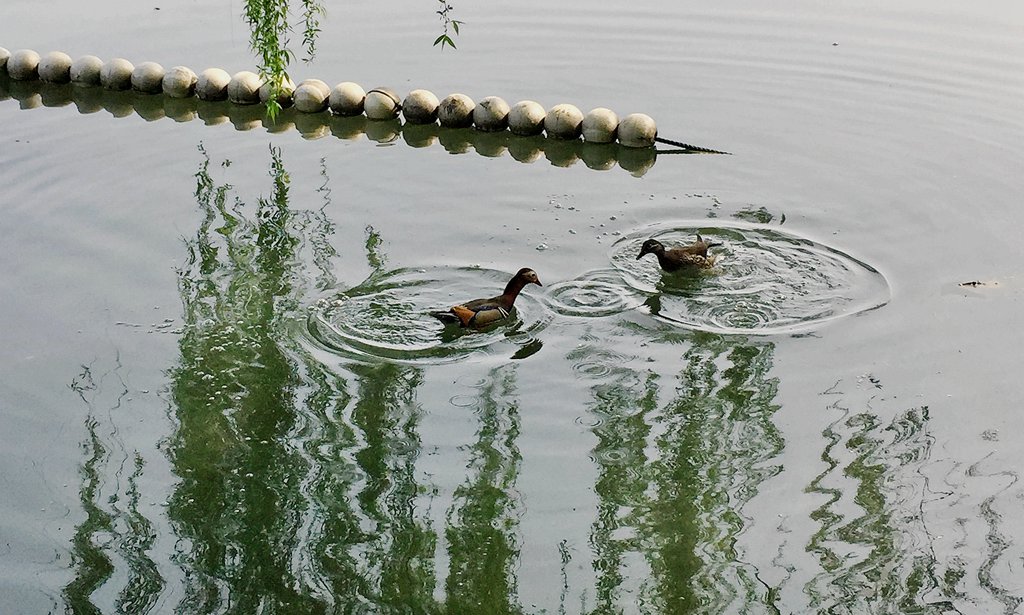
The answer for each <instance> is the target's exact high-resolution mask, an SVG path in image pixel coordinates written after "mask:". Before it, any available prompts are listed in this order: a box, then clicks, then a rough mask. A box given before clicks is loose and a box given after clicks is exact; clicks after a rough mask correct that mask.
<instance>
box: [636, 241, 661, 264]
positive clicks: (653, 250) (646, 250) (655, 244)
mask: <svg viewBox="0 0 1024 615" xmlns="http://www.w3.org/2000/svg"><path fill="white" fill-rule="evenodd" d="M664 251H665V246H663V245H661V242H660V241H658V240H657V239H648V240H647V241H645V242H644V245H642V246H640V254H637V255H636V260H640V259H641V258H643V257H644V256H646V255H647V254H658V253H659V252H664Z"/></svg>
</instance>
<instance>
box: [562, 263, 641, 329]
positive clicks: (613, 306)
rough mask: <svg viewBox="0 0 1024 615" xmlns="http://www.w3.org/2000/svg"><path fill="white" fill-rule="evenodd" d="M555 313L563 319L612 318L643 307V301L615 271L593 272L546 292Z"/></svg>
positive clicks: (602, 270)
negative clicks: (576, 317) (569, 317)
mask: <svg viewBox="0 0 1024 615" xmlns="http://www.w3.org/2000/svg"><path fill="white" fill-rule="evenodd" d="M546 299H547V302H548V304H549V306H550V307H551V309H552V310H554V311H556V312H558V313H559V314H562V315H563V316H592V317H593V316H611V315H612V314H617V313H619V312H623V311H625V310H629V309H633V308H635V307H639V306H640V305H643V297H642V295H640V294H639V293H637V292H636V291H635V290H634V289H632V288H630V287H629V285H628V284H626V283H625V281H624V280H623V277H622V274H621V273H620V272H618V271H615V270H613V269H601V270H596V271H590V272H587V273H585V274H583V275H582V276H580V277H579V278H577V279H575V280H567V281H565V282H557V283H555V284H552V285H551V286H550V288H549V289H548V292H547V297H546Z"/></svg>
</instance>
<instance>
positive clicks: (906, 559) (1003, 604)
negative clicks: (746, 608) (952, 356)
mask: <svg viewBox="0 0 1024 615" xmlns="http://www.w3.org/2000/svg"><path fill="white" fill-rule="evenodd" d="M845 386H850V385H845ZM843 387H844V384H843V383H841V382H840V383H837V384H836V385H834V386H833V387H831V388H830V389H829V390H828V391H826V392H825V393H823V394H826V395H830V396H836V401H834V402H833V403H831V404H830V405H829V406H828V409H829V411H831V412H834V413H836V414H837V415H838V416H837V418H836V420H835V421H833V422H832V423H831V424H830V425H829V426H828V427H827V428H826V429H825V431H824V432H823V433H822V435H823V436H824V438H825V440H826V441H827V443H828V444H827V445H826V447H825V450H824V453H823V455H822V460H823V461H824V462H825V463H826V464H827V468H826V470H825V471H824V472H822V473H821V474H819V475H818V476H817V477H816V478H815V479H814V481H813V482H812V483H811V485H810V486H809V488H808V491H809V492H811V493H816V494H820V495H822V496H824V497H825V498H826V500H827V501H826V502H825V503H824V504H822V505H821V506H820V507H818V508H817V509H816V510H814V511H813V512H812V514H811V519H812V520H814V521H816V522H818V523H819V524H820V528H819V530H818V531H817V532H815V533H814V535H813V536H812V537H811V540H810V543H809V544H808V545H807V551H808V552H809V553H812V554H814V555H815V556H816V557H817V558H818V560H819V562H820V564H821V567H822V572H820V573H819V574H817V575H816V576H815V577H814V578H813V579H811V580H810V581H809V582H808V583H807V585H806V586H805V588H804V590H805V592H806V593H807V595H808V597H809V599H810V604H811V607H813V609H814V611H815V612H827V613H891V612H901V613H911V612H912V613H934V614H939V613H967V612H996V611H1002V612H1004V613H1014V612H1016V609H1017V607H1018V606H1019V605H1020V603H1021V598H1020V596H1017V595H1015V594H1014V593H1013V591H1012V589H1011V588H1010V587H1007V586H1006V583H1005V579H1003V580H1001V579H999V578H997V577H999V576H1001V575H995V574H992V571H993V570H994V569H996V568H997V567H998V565H999V563H1000V562H1005V561H1006V557H1007V555H1008V554H1007V553H1005V550H1006V547H1007V544H1006V542H1005V541H1003V540H1002V534H1001V531H1000V526H1001V525H1002V522H1003V520H1002V519H1001V517H1000V516H999V515H998V513H995V511H994V503H995V501H996V498H997V496H1000V495H1005V494H1004V492H1005V491H1006V490H1007V489H1008V488H1009V486H1007V485H1002V486H1001V487H1000V488H999V489H998V490H997V493H996V494H995V495H991V496H988V497H986V498H984V499H983V501H981V502H980V504H974V503H970V504H969V506H970V508H972V509H974V513H972V516H980V518H981V522H980V523H979V524H978V525H979V526H981V525H983V526H984V527H978V528H968V527H967V524H968V523H973V521H969V520H968V519H967V518H960V519H958V520H957V521H956V524H955V525H958V526H959V530H960V532H962V534H963V537H962V539H961V540H959V541H956V540H952V539H949V537H944V536H942V535H940V534H942V533H946V532H949V531H950V530H951V529H952V528H947V529H946V530H944V531H938V530H936V529H933V527H932V526H933V525H938V524H940V523H943V522H945V520H946V519H948V518H949V516H950V514H951V512H952V511H955V510H956V508H958V505H960V504H961V502H959V501H958V500H961V499H964V498H963V496H958V495H956V494H957V493H959V492H961V491H962V489H961V486H958V485H954V484H953V482H952V480H954V478H955V476H954V475H955V474H956V473H957V472H956V470H957V468H956V466H957V465H959V464H955V465H954V467H953V470H948V471H947V470H945V469H944V468H940V466H943V465H944V464H945V462H944V461H937V460H935V459H933V450H934V445H935V438H934V437H933V436H932V434H931V428H930V422H931V416H930V412H929V408H928V407H927V406H922V407H916V408H910V409H908V410H903V411H898V412H895V413H894V414H892V415H890V417H891V418H883V412H884V407H878V406H884V404H880V403H877V402H879V399H878V396H877V395H876V393H877V390H876V389H877V388H880V384H879V383H878V382H877V381H875V380H872V385H871V386H868V387H860V386H858V387H857V390H854V389H850V390H846V391H843V390H841V389H842V388H843ZM865 389H867V390H865ZM873 405H874V406H875V407H873ZM979 465H980V462H979V463H978V464H973V465H971V466H970V468H967V470H966V472H965V473H963V474H964V475H965V477H966V478H972V477H975V476H986V477H988V476H993V475H994V474H988V473H986V472H984V471H983V470H980V469H979ZM937 469H939V470H940V471H939V472H938V473H937V472H936V470H937ZM995 474H997V475H1000V476H1002V475H1005V476H1007V477H1008V478H1009V479H1010V480H1009V483H1010V485H1013V484H1014V483H1016V481H1017V477H1016V475H1015V474H1013V473H1012V472H996V473H995ZM936 475H938V476H939V477H940V478H941V480H940V481H936V480H934V479H932V478H931V477H932V476H936ZM1001 482H1002V483H1005V482H1006V481H1005V480H1004V481H1001ZM935 512H938V514H937V515H936V514H935ZM972 530H974V531H977V532H985V533H987V536H986V541H985V542H986V543H987V545H988V549H987V550H986V551H987V553H985V556H984V561H980V562H977V564H976V565H977V566H978V567H977V568H976V569H975V570H974V572H973V573H972V571H971V568H972V566H973V565H975V564H972V563H971V562H970V557H964V556H963V555H961V554H960V553H959V552H960V551H961V550H962V549H963V548H964V547H965V546H966V541H965V539H966V536H967V534H968V533H969V532H971V531H972ZM945 545H949V548H944V546H945ZM971 553H974V551H971ZM972 579H973V580H972ZM973 582H977V583H978V586H980V589H981V590H982V592H987V593H988V594H989V596H988V598H987V599H986V600H982V601H979V600H978V597H980V596H981V595H982V592H979V591H977V590H972V588H971V587H970V585H971V584H972V583H973ZM965 590H967V591H965ZM968 595H972V596H973V597H972V598H968Z"/></svg>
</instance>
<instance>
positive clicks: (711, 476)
mask: <svg viewBox="0 0 1024 615" xmlns="http://www.w3.org/2000/svg"><path fill="white" fill-rule="evenodd" d="M735 339H736V338H727V337H720V336H710V335H697V336H690V339H685V340H681V341H686V342H688V343H690V344H691V346H690V348H689V349H688V350H687V351H686V352H685V353H684V355H683V361H684V365H685V367H684V369H683V371H682V373H680V374H679V385H678V386H677V387H675V391H676V396H675V398H674V399H671V400H669V401H668V402H667V403H663V404H659V400H658V398H659V389H660V387H659V386H658V382H659V380H660V376H659V375H658V374H656V373H655V372H647V373H646V374H643V373H637V372H634V371H633V370H632V369H630V368H628V367H625V366H622V365H621V359H620V358H618V357H617V355H609V356H608V357H607V362H608V364H609V365H614V367H612V369H611V371H610V374H609V375H608V376H607V377H606V378H605V382H602V383H601V384H598V385H596V386H595V387H594V396H595V400H596V401H595V405H594V407H593V409H592V412H593V413H594V414H595V415H597V416H598V417H600V418H601V419H602V422H601V425H600V426H599V427H597V428H596V431H597V434H598V437H599V438H600V443H599V444H598V446H597V448H596V449H595V457H596V458H597V460H598V462H599V463H600V464H601V470H600V472H601V474H600V479H599V481H598V483H597V493H598V495H599V496H600V498H601V501H600V504H599V511H598V519H597V521H596V522H595V524H594V529H593V533H592V537H593V538H592V539H593V542H594V545H595V548H596V551H597V553H596V555H597V557H596V559H595V562H594V566H595V568H596V570H597V572H598V573H599V579H598V588H597V589H598V594H597V598H598V603H597V608H596V609H595V611H594V612H595V613H614V612H618V611H619V610H620V609H621V605H618V604H617V603H618V602H619V601H620V600H628V599H629V598H628V597H626V596H624V595H622V593H623V589H624V588H623V582H624V580H625V574H624V573H625V567H626V566H627V565H632V566H636V565H637V564H636V559H635V558H633V557H630V554H631V553H636V554H639V555H641V556H643V558H644V559H645V560H646V563H647V566H648V570H646V571H643V570H633V571H631V574H630V577H631V578H634V579H641V578H648V577H649V578H650V579H651V580H650V581H649V582H648V583H646V584H645V587H644V588H643V589H642V590H641V591H642V594H643V595H644V596H645V598H644V602H645V603H646V604H648V605H650V608H651V610H652V611H653V612H659V613H662V612H664V613H676V612H678V613H687V612H693V611H695V610H700V611H701V612H723V611H725V610H728V608H729V605H730V604H734V603H735V601H738V602H739V603H740V604H749V603H751V602H752V601H756V596H757V595H759V594H763V593H764V592H765V588H764V587H763V585H762V583H761V581H759V580H758V579H757V576H756V571H755V570H753V569H752V568H751V567H749V566H748V565H745V564H743V563H742V562H741V561H740V558H739V557H738V555H739V554H738V553H737V551H736V548H735V546H734V543H735V542H736V539H737V537H738V536H739V534H740V532H742V530H743V529H744V523H743V517H742V516H741V514H740V512H739V511H740V508H741V507H742V506H743V504H744V503H745V502H747V501H749V500H750V499H751V498H752V497H753V496H754V494H755V493H756V492H757V485H759V484H760V483H761V482H762V481H764V480H766V479H767V478H769V477H771V476H773V475H775V474H776V473H778V472H779V471H780V470H781V468H780V466H778V465H777V464H772V463H770V460H771V459H773V458H774V457H775V456H776V455H778V454H779V452H781V450H782V447H783V443H782V440H781V436H780V434H779V432H778V429H777V428H776V427H775V426H774V424H773V423H772V416H773V414H774V412H775V410H776V409H777V405H776V404H775V403H774V398H775V394H776V387H777V383H776V381H775V380H774V379H773V378H770V377H769V375H768V372H769V370H770V368H771V365H772V360H771V359H772V352H773V346H772V345H771V344H750V343H748V342H746V341H745V340H742V339H741V340H740V342H741V343H736V342H735ZM666 341H668V340H666ZM582 351H583V352H585V353H588V354H591V355H593V352H594V350H593V349H590V348H584V349H582ZM577 352H580V351H579V350H578V351H577ZM723 364H725V365H726V367H725V368H724V369H722V368H721V367H720V366H721V365H723ZM652 447H653V448H652ZM627 562H631V563H630V564H627Z"/></svg>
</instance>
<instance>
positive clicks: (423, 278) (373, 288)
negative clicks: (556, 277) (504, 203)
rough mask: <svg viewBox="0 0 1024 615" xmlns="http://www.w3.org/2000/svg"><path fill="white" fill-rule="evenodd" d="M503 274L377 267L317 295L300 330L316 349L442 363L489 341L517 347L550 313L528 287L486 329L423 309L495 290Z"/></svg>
mask: <svg viewBox="0 0 1024 615" xmlns="http://www.w3.org/2000/svg"><path fill="white" fill-rule="evenodd" d="M509 277H510V274H508V273H504V272H501V271H492V270H486V269H398V270H395V271H389V272H385V273H381V274H377V275H374V276H372V277H371V278H370V279H369V280H367V281H366V282H363V283H362V284H360V285H359V286H356V287H354V288H351V289H348V290H346V291H343V292H339V293H336V294H334V295H330V296H328V297H325V298H323V299H321V300H320V301H318V302H317V303H316V304H315V305H314V306H312V307H311V308H310V310H309V314H308V317H307V318H306V327H305V334H306V335H307V336H308V337H309V339H310V340H311V341H312V342H314V343H315V344H317V345H319V346H321V347H322V348H325V349H327V350H329V351H331V352H334V353H337V354H341V355H344V356H347V357H351V358H356V359H373V358H377V359H386V360H390V361H397V362H407V363H444V362H450V361H455V360H458V359H460V358H461V357H464V356H466V355H468V354H470V353H472V352H474V351H479V350H483V349H488V348H490V347H492V346H500V345H508V347H509V348H511V349H514V350H516V351H518V350H521V349H522V348H523V347H529V346H530V345H531V344H532V343H534V342H535V341H536V340H535V335H536V334H537V333H538V332H539V331H540V330H541V329H543V328H544V327H545V326H546V325H547V323H548V322H549V321H550V319H551V315H550V312H548V311H547V310H546V309H545V307H544V305H543V304H541V302H540V301H538V300H537V299H535V298H534V297H533V296H531V290H529V289H528V290H527V291H525V292H524V293H523V294H521V295H519V298H518V299H517V300H516V307H515V309H514V310H513V312H512V316H511V317H510V318H509V319H508V320H507V321H505V322H502V323H500V324H496V325H493V326H491V327H488V328H486V329H482V330H471V329H458V328H456V327H450V326H449V327H446V326H444V325H443V324H442V323H441V322H440V321H438V320H437V319H436V318H433V317H432V316H430V314H429V312H430V311H431V310H440V309H446V308H447V307H449V306H451V305H454V304H456V303H459V302H462V301H468V300H470V299H473V298H475V297H479V296H493V295H498V294H500V293H501V290H502V289H503V288H504V287H505V284H507V283H508V280H509ZM532 288H533V287H532V286H531V287H530V289H532ZM538 290H539V289H538ZM534 294H535V293H534Z"/></svg>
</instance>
